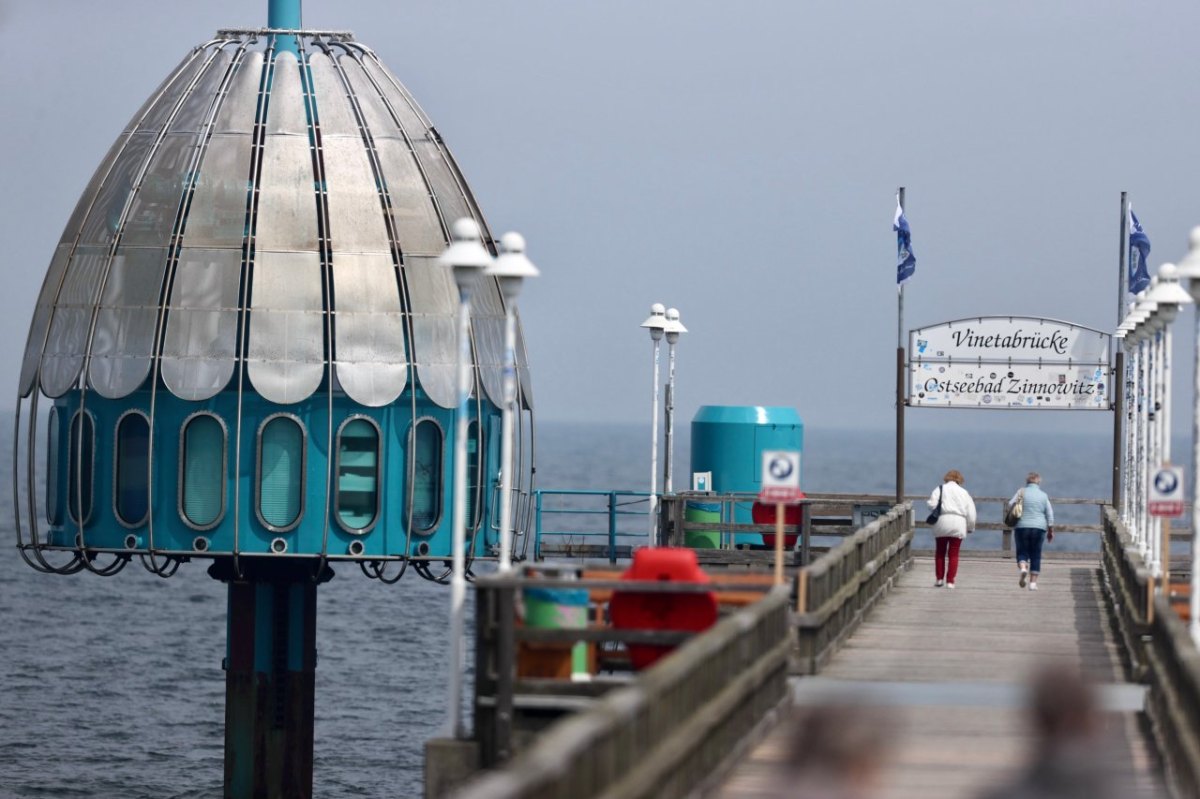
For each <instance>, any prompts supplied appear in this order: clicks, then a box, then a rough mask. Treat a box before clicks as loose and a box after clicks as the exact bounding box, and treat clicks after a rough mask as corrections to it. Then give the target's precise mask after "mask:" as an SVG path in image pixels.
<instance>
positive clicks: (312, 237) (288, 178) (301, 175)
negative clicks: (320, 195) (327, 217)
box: [255, 106, 317, 252]
mask: <svg viewBox="0 0 1200 799" xmlns="http://www.w3.org/2000/svg"><path fill="white" fill-rule="evenodd" d="M272 108H274V106H272ZM258 186H259V189H258V217H257V221H256V222H255V248H256V249H258V250H276V251H282V252H288V251H309V252H316V250H317V201H316V194H315V192H314V189H313V171H312V158H311V154H310V152H309V148H308V137H307V136H305V137H304V138H301V137H299V136H282V135H275V136H267V141H266V144H265V145H264V147H263V155H262V173H261V178H260V180H259V184H258ZM305 189H307V191H305Z"/></svg>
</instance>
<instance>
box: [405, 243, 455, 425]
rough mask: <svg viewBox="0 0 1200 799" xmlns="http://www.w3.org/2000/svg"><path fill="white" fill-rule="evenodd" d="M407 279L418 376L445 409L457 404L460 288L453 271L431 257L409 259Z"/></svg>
mask: <svg viewBox="0 0 1200 799" xmlns="http://www.w3.org/2000/svg"><path fill="white" fill-rule="evenodd" d="M404 278H405V282H406V284H407V286H408V297H409V303H410V305H411V306H412V325H413V341H412V353H411V357H412V359H413V362H414V363H415V364H416V365H417V379H418V380H419V381H420V383H421V388H423V389H425V393H426V394H428V395H429V399H430V400H432V401H433V402H435V403H436V404H438V405H440V406H442V407H443V408H454V407H457V406H458V399H457V393H458V391H457V388H456V386H457V378H456V374H455V364H456V363H457V358H458V344H457V342H456V338H457V330H456V328H457V326H456V324H455V315H456V314H457V311H458V288H457V287H455V285H454V279H453V277H451V275H450V270H449V269H446V268H445V267H443V266H438V264H437V262H436V259H435V258H434V257H431V256H416V257H413V258H407V259H406V260H405V264H404Z"/></svg>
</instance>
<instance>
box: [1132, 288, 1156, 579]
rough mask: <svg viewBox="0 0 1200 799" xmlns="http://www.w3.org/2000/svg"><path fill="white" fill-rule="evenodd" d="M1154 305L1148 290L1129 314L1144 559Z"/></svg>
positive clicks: (1137, 523) (1137, 521) (1137, 517)
mask: <svg viewBox="0 0 1200 799" xmlns="http://www.w3.org/2000/svg"><path fill="white" fill-rule="evenodd" d="M1153 310H1154V307H1153V306H1152V305H1151V304H1150V303H1148V302H1147V301H1146V299H1145V292H1144V291H1143V292H1141V293H1139V294H1138V303H1137V304H1136V305H1135V306H1134V309H1133V312H1132V313H1131V314H1130V319H1131V321H1133V323H1134V328H1133V336H1134V344H1135V345H1136V346H1137V364H1138V369H1137V378H1136V380H1137V384H1138V415H1137V422H1136V427H1137V430H1136V433H1135V435H1136V442H1135V445H1136V447H1135V450H1134V458H1135V470H1134V471H1135V477H1136V479H1135V481H1134V482H1135V484H1134V489H1135V498H1134V503H1135V507H1136V511H1135V513H1134V529H1135V531H1136V532H1135V535H1134V540H1135V541H1136V542H1137V545H1138V552H1139V553H1140V554H1141V556H1142V558H1143V559H1146V560H1148V559H1149V554H1150V553H1149V549H1148V548H1147V545H1148V543H1149V542H1148V537H1149V536H1148V530H1147V527H1148V525H1147V516H1146V495H1147V484H1146V477H1147V474H1146V472H1147V467H1148V465H1149V462H1150V454H1149V448H1150V407H1151V402H1152V401H1153V400H1152V397H1151V391H1152V385H1151V379H1150V369H1151V366H1150V348H1149V347H1148V346H1147V341H1148V340H1149V339H1150V337H1151V335H1152V334H1151V332H1150V329H1149V327H1148V326H1147V324H1146V320H1147V319H1149V318H1150V313H1151V312H1152V311H1153Z"/></svg>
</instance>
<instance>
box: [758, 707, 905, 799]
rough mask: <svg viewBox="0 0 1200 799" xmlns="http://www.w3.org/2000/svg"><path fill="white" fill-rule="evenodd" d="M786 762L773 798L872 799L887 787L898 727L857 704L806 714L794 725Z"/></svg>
mask: <svg viewBox="0 0 1200 799" xmlns="http://www.w3.org/2000/svg"><path fill="white" fill-rule="evenodd" d="M789 723H790V724H791V727H792V729H791V733H790V734H789V735H788V738H787V749H786V750H785V755H786V759H785V761H784V762H783V763H782V764H781V770H780V773H779V774H777V775H776V777H775V780H774V782H773V783H772V789H771V791H770V792H769V793H768V795H769V796H772V797H780V799H782V798H783V797H789V799H870V797H874V796H878V795H879V791H880V788H881V787H882V782H881V780H882V776H883V769H884V766H885V765H886V763H887V758H888V755H889V754H890V751H891V742H892V740H893V739H894V732H895V724H894V720H893V719H892V718H891V716H890V715H888V714H886V713H883V712H881V711H879V710H877V709H872V708H866V707H862V706H859V705H854V704H840V703H829V704H823V705H816V706H813V707H808V708H802V709H800V710H798V711H797V712H796V715H795V717H794V718H793V720H792V721H791V722H789Z"/></svg>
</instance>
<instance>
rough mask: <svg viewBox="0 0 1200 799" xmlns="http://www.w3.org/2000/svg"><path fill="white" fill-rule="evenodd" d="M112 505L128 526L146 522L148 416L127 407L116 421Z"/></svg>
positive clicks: (148, 464)
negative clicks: (126, 410) (127, 409)
mask: <svg viewBox="0 0 1200 799" xmlns="http://www.w3.org/2000/svg"><path fill="white" fill-rule="evenodd" d="M116 449H117V451H116V454H115V455H116V469H114V471H113V507H114V509H115V510H116V513H117V520H118V521H119V522H121V524H124V525H126V526H128V527H138V526H140V525H142V524H145V522H146V514H148V513H149V512H150V473H149V468H150V420H149V419H147V418H146V414H144V413H142V412H141V411H129V412H128V413H126V414H125V415H124V416H122V417H121V419H120V421H118V422H117V447H116Z"/></svg>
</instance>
